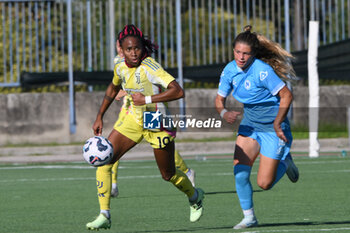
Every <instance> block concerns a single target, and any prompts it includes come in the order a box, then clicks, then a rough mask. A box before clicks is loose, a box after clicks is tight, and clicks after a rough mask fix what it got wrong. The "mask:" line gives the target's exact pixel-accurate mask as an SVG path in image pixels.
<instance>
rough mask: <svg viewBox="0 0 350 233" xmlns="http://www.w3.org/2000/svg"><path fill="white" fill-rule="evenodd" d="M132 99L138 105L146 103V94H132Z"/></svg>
mask: <svg viewBox="0 0 350 233" xmlns="http://www.w3.org/2000/svg"><path fill="white" fill-rule="evenodd" d="M131 98H132V101H133V102H134V104H135V105H136V106H140V105H145V104H146V102H145V96H144V95H142V94H141V93H139V92H137V93H135V94H132V95H131Z"/></svg>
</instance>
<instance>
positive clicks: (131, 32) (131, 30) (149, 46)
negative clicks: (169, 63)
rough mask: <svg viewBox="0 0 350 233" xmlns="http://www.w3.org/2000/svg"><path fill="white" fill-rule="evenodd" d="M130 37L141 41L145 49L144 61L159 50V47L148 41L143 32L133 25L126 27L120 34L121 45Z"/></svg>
mask: <svg viewBox="0 0 350 233" xmlns="http://www.w3.org/2000/svg"><path fill="white" fill-rule="evenodd" d="M128 36H134V37H137V38H139V39H140V40H141V42H142V45H143V46H144V49H145V55H144V56H143V59H144V58H146V57H148V56H150V55H151V54H152V53H155V52H156V51H157V50H158V46H157V45H156V44H154V43H152V42H151V41H150V40H148V39H147V38H146V37H145V36H144V35H143V33H142V31H141V30H140V29H139V28H137V27H136V26H135V25H133V24H128V25H125V27H124V28H123V30H121V31H120V32H119V34H118V40H119V43H120V44H122V42H123V40H124V39H125V38H126V37H128Z"/></svg>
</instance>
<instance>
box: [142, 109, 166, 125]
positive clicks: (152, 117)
mask: <svg viewBox="0 0 350 233" xmlns="http://www.w3.org/2000/svg"><path fill="white" fill-rule="evenodd" d="M161 118H162V114H161V113H160V112H159V110H157V111H156V112H144V113H143V128H144V129H160V125H161V124H160V123H161V120H162V119H161Z"/></svg>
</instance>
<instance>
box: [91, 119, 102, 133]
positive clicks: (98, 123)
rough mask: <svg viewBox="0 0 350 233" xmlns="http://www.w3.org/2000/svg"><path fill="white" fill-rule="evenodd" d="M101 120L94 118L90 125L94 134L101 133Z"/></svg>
mask: <svg viewBox="0 0 350 233" xmlns="http://www.w3.org/2000/svg"><path fill="white" fill-rule="evenodd" d="M102 128H103V122H102V120H101V119H96V121H95V123H94V125H93V126H92V130H93V131H94V134H95V135H96V136H101V135H102Z"/></svg>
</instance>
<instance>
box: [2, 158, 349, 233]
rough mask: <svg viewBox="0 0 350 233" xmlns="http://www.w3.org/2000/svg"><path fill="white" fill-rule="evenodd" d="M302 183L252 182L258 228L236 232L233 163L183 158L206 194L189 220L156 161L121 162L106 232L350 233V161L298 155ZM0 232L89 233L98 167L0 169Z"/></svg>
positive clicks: (182, 197)
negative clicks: (264, 186)
mask: <svg viewBox="0 0 350 233" xmlns="http://www.w3.org/2000/svg"><path fill="white" fill-rule="evenodd" d="M294 160H295V163H296V165H297V166H298V167H299V170H300V175H301V176H300V180H299V182H298V183H296V184H293V183H291V182H290V181H289V180H288V178H287V177H286V176H285V177H283V178H282V180H281V181H280V182H279V183H278V184H277V185H276V186H275V187H274V188H273V189H272V190H270V191H262V190H261V189H260V188H259V187H258V186H257V185H256V171H257V165H258V161H257V162H256V164H255V166H254V169H253V173H252V176H251V180H252V184H253V187H254V200H255V211H256V214H257V217H258V220H259V224H260V226H259V227H257V228H251V229H246V230H240V231H239V230H233V229H232V226H233V225H234V224H237V223H238V222H239V221H240V220H241V218H242V213H241V210H240V207H239V203H238V198H237V194H236V193H235V188H234V180H233V174H232V159H231V158H222V157H220V158H219V156H218V158H208V159H206V160H186V162H187V165H189V167H191V168H193V169H194V170H195V171H196V173H197V179H196V184H197V186H198V187H201V188H202V189H204V190H205V192H206V197H205V199H204V208H205V210H204V215H203V217H202V218H201V220H200V221H199V222H197V223H190V221H189V204H188V201H187V198H186V197H185V195H183V194H182V193H181V192H180V191H177V190H176V188H174V187H173V186H172V185H171V184H170V183H167V182H165V181H163V180H162V179H161V178H160V175H159V171H158V169H157V167H156V164H155V161H121V164H120V170H119V191H120V194H119V197H118V198H116V199H112V202H111V203H112V204H111V205H112V209H111V214H112V228H111V229H110V230H106V231H105V230H102V232H198V233H202V232H323V231H327V232H332V233H333V232H350V157H349V156H348V157H345V158H343V157H340V156H339V157H338V156H335V155H334V156H321V157H320V158H317V159H310V158H308V157H305V156H297V157H295V159H294ZM0 177H1V180H0V195H1V197H0V223H1V226H0V232H11V233H12V232H18V233H24V232H33V233H34V232H35V233H39V232H45V233H51V232H59V233H61V232H65V233H68V232H74V233H77V232H88V230H86V229H85V224H86V223H87V222H88V221H90V220H93V219H94V217H95V216H97V215H98V212H99V207H98V202H97V196H96V193H97V191H96V187H95V178H94V177H95V169H94V168H92V167H89V166H88V165H87V164H83V163H67V164H36V165H0Z"/></svg>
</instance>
